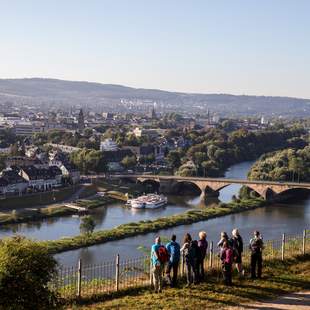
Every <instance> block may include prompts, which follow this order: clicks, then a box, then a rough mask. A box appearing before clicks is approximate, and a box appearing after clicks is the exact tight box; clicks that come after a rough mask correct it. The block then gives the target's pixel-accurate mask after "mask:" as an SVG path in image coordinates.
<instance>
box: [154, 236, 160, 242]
mask: <svg viewBox="0 0 310 310" xmlns="http://www.w3.org/2000/svg"><path fill="white" fill-rule="evenodd" d="M155 243H156V244H160V237H159V236H158V237H156V238H155Z"/></svg>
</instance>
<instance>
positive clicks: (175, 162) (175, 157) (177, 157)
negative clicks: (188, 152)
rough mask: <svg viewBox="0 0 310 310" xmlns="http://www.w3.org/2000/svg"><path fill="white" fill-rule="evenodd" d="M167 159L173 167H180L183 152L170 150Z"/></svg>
mask: <svg viewBox="0 0 310 310" xmlns="http://www.w3.org/2000/svg"><path fill="white" fill-rule="evenodd" d="M166 160H167V162H168V164H169V166H171V167H172V168H173V169H178V168H179V167H180V166H181V154H180V152H178V151H170V152H169V153H168V156H167V158H166Z"/></svg>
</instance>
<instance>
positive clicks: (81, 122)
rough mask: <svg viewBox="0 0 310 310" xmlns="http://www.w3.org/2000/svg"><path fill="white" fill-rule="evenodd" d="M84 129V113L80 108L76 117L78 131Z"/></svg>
mask: <svg viewBox="0 0 310 310" xmlns="http://www.w3.org/2000/svg"><path fill="white" fill-rule="evenodd" d="M84 129H85V121H84V114H83V109H81V110H80V113H79V118H78V132H80V133H81V132H83V131H84Z"/></svg>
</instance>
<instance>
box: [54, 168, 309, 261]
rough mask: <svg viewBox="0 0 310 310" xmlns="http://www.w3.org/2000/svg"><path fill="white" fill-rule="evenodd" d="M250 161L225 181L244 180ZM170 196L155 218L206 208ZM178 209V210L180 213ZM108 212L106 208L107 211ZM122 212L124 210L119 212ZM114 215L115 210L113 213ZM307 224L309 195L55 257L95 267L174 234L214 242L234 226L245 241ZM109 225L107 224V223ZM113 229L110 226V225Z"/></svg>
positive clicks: (227, 196)
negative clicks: (202, 234)
mask: <svg viewBox="0 0 310 310" xmlns="http://www.w3.org/2000/svg"><path fill="white" fill-rule="evenodd" d="M251 164H252V163H251V162H244V163H241V164H237V165H234V166H232V167H231V168H230V169H229V170H228V171H227V173H226V175H225V176H226V177H227V178H239V179H241V178H246V175H247V172H248V170H249V168H250V166H251ZM239 188H240V186H238V185H231V186H228V187H226V188H224V189H223V190H222V191H221V193H220V197H219V198H220V200H221V201H224V202H228V201H230V200H231V197H232V195H236V194H238V190H239ZM171 198H172V197H169V199H170V201H173V199H174V201H175V202H174V203H170V204H169V205H168V206H167V207H166V208H164V209H162V210H161V211H159V210H156V211H159V213H158V214H156V216H155V217H158V216H162V215H164V214H165V212H168V210H170V211H171V213H170V214H172V213H178V212H177V209H173V208H180V209H181V210H183V211H185V209H186V208H189V207H206V206H203V204H202V203H201V202H200V200H199V197H196V198H194V199H193V198H192V199H189V198H188V197H174V198H173V199H171ZM180 209H179V210H180ZM108 210H109V208H108ZM122 210H123V209H122ZM111 212H112V214H114V212H115V211H112V208H111ZM122 212H129V213H126V214H127V216H130V218H133V220H135V221H137V220H138V217H142V216H149V217H152V218H153V217H154V214H153V212H154V210H144V211H143V213H141V214H139V213H137V212H136V213H135V214H134V215H132V214H131V213H130V212H131V210H126V211H122ZM105 219H106V220H105V221H106V222H109V221H110V220H111V221H113V219H109V217H108V216H106V217H105ZM309 223H310V196H309V197H308V198H307V199H305V200H302V201H297V200H296V202H295V203H289V204H284V203H282V204H273V205H270V206H267V207H263V208H259V209H256V210H250V211H246V212H242V213H238V214H232V215H227V216H223V217H219V218H215V219H211V220H207V221H203V222H199V223H195V224H191V225H183V226H179V227H175V228H172V229H166V230H162V231H160V232H158V233H149V234H146V235H143V236H136V237H131V238H126V239H123V240H119V241H113V242H109V243H105V244H101V245H96V246H91V247H88V248H82V249H78V250H74V251H68V252H64V253H61V254H58V255H56V258H57V259H58V261H59V262H60V264H62V265H69V266H73V265H76V264H77V261H78V260H79V259H82V261H83V262H84V264H95V263H100V262H103V261H109V260H113V259H114V258H115V256H116V255H117V254H120V256H121V258H124V259H125V258H135V257H139V256H141V255H142V252H141V251H140V250H138V248H139V247H141V246H144V247H150V245H151V244H152V243H153V240H154V238H155V236H156V235H158V234H160V235H161V236H164V237H165V238H168V237H169V236H170V235H171V234H172V233H175V234H176V235H177V238H178V239H179V241H180V239H182V237H183V235H184V234H185V233H186V232H189V233H191V234H192V236H193V237H195V238H197V234H198V232H199V231H201V230H205V231H206V232H207V234H208V239H209V240H214V241H216V240H217V239H218V237H219V233H220V231H222V230H225V231H227V232H228V233H230V232H231V230H232V229H233V228H235V227H238V228H239V230H240V232H241V234H242V236H243V237H244V239H245V241H246V240H248V239H249V238H250V237H251V234H252V232H253V230H254V229H257V230H259V231H261V233H262V235H263V237H265V238H266V239H273V238H280V236H281V234H282V233H283V232H286V233H301V232H302V230H303V229H305V228H309ZM106 225H108V224H106ZM112 226H113V225H112Z"/></svg>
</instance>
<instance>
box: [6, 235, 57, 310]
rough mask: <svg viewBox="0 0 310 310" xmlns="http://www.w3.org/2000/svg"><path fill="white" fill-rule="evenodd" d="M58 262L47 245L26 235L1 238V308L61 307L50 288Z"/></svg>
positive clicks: (17, 309) (16, 309)
mask: <svg viewBox="0 0 310 310" xmlns="http://www.w3.org/2000/svg"><path fill="white" fill-rule="evenodd" d="M56 266H57V262H56V260H55V259H54V258H53V256H51V255H50V254H48V251H47V248H46V247H44V246H42V245H40V244H39V243H35V242H33V241H31V240H28V239H26V238H24V237H19V236H17V237H13V238H5V239H3V240H1V241H0V309H8V310H10V309H12V310H13V309H14V310H19V309H20V310H22V309H33V310H35V309H56V308H57V309H59V301H58V298H57V297H58V296H57V294H56V293H55V292H54V291H53V290H51V289H50V288H49V287H48V283H49V282H50V281H51V280H52V278H53V276H54V275H55V273H56Z"/></svg>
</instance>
